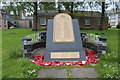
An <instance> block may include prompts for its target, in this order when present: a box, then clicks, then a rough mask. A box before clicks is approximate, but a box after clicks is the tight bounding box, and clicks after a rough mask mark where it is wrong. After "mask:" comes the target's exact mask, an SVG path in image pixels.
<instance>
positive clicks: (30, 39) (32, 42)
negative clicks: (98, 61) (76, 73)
mask: <svg viewBox="0 0 120 80" xmlns="http://www.w3.org/2000/svg"><path fill="white" fill-rule="evenodd" d="M35 35H36V36H35ZM94 36H95V37H96V36H97V37H96V38H95V37H94ZM91 37H93V39H92V40H90V39H89V38H90V36H89V34H87V33H81V38H82V43H83V47H85V48H89V49H92V50H95V51H97V54H98V56H100V55H102V54H106V46H107V45H106V41H107V37H102V36H98V35H95V34H91ZM45 46H46V32H39V33H38V34H32V35H28V36H26V37H25V38H22V49H23V57H24V58H30V57H32V56H33V55H32V52H33V51H34V50H35V49H38V48H42V47H45Z"/></svg>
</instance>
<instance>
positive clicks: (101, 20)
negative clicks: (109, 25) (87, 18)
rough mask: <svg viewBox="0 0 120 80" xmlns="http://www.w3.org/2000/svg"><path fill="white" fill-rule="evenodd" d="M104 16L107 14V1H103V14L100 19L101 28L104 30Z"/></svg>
mask: <svg viewBox="0 0 120 80" xmlns="http://www.w3.org/2000/svg"><path fill="white" fill-rule="evenodd" d="M104 16H105V2H102V14H101V19H100V26H99V30H103V26H104Z"/></svg>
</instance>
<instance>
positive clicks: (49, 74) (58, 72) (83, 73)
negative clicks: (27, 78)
mask: <svg viewBox="0 0 120 80" xmlns="http://www.w3.org/2000/svg"><path fill="white" fill-rule="evenodd" d="M67 70H68V69H65V68H64V69H54V68H51V69H41V70H40V71H39V74H38V78H96V77H97V76H98V74H97V72H96V71H95V69H94V68H71V69H70V70H69V71H67ZM68 72H69V73H68ZM68 74H69V76H67V75H68Z"/></svg>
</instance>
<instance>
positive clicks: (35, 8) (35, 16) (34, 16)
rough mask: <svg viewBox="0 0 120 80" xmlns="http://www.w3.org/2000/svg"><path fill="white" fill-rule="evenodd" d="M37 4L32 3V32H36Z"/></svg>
mask: <svg viewBox="0 0 120 80" xmlns="http://www.w3.org/2000/svg"><path fill="white" fill-rule="evenodd" d="M37 21H38V19H37V2H34V15H33V29H32V31H37Z"/></svg>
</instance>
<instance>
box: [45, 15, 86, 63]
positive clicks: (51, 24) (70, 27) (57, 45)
mask: <svg viewBox="0 0 120 80" xmlns="http://www.w3.org/2000/svg"><path fill="white" fill-rule="evenodd" d="M85 57H86V56H85V51H84V49H83V46H82V41H81V35H80V28H79V23H78V20H77V19H71V16H69V15H68V14H64V13H61V14H57V15H56V16H55V17H54V20H53V19H49V20H48V26H47V40H46V52H45V57H44V60H45V61H79V60H81V61H85Z"/></svg>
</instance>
